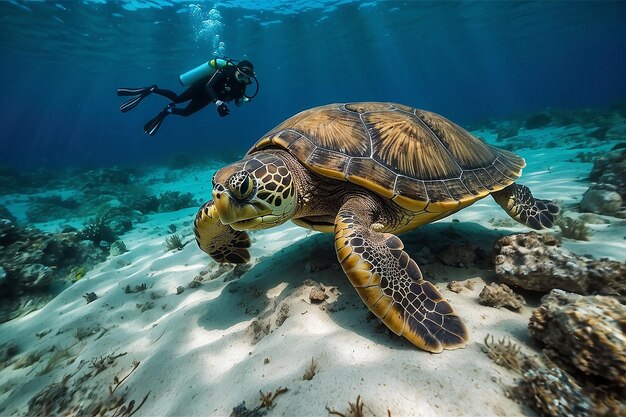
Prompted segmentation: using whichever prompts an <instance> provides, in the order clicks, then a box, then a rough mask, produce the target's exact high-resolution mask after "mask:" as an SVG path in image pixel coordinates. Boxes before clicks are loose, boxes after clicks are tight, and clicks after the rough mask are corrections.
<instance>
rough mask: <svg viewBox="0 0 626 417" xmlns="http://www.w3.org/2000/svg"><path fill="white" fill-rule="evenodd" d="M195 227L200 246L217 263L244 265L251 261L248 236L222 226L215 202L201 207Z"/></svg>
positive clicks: (194, 223) (210, 201) (208, 202)
mask: <svg viewBox="0 0 626 417" xmlns="http://www.w3.org/2000/svg"><path fill="white" fill-rule="evenodd" d="M193 225H194V233H195V234H196V241H197V242H198V246H199V247H200V249H202V250H203V251H204V252H206V253H207V254H209V256H211V258H213V259H215V260H216V261H217V262H220V263H224V262H230V263H233V264H244V263H246V262H248V261H249V260H250V252H249V251H248V248H249V247H250V238H249V237H248V234H247V233H246V232H242V231H237V230H234V229H233V228H232V227H230V226H227V225H225V224H222V222H220V218H219V215H218V213H217V210H216V209H215V205H213V200H209V201H207V202H206V203H204V204H203V205H202V207H200V210H198V214H196V219H195V220H194V222H193Z"/></svg>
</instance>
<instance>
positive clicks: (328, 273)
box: [0, 128, 626, 417]
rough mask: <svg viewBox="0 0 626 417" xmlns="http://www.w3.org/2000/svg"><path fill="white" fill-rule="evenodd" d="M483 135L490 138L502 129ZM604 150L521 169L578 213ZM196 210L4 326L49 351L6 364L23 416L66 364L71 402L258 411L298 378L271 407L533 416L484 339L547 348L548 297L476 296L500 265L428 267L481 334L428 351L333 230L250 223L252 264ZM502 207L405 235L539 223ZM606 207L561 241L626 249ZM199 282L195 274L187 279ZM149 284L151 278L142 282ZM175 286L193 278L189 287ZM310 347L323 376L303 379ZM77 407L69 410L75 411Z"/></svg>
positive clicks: (589, 248)
mask: <svg viewBox="0 0 626 417" xmlns="http://www.w3.org/2000/svg"><path fill="white" fill-rule="evenodd" d="M477 133H478V134H479V135H480V136H482V137H483V138H486V139H487V140H488V141H489V142H491V143H494V140H493V133H489V132H487V131H484V132H477ZM563 133H564V131H563V128H550V129H538V130H533V135H536V136H541V137H542V138H544V139H542V140H548V139H549V138H558V137H559V135H562V134H563ZM609 148H610V145H609V144H607V146H606V149H607V150H608V149H609ZM598 150H602V149H598V148H595V149H575V150H568V149H566V148H562V147H558V148H552V149H539V150H521V151H517V153H518V154H520V155H521V156H523V157H524V158H526V161H527V163H528V166H527V167H526V168H525V169H524V174H523V176H522V178H521V179H520V180H519V182H520V183H522V184H524V185H527V186H529V187H530V188H531V190H532V191H533V193H534V195H535V196H537V197H539V198H546V199H552V200H557V201H559V202H560V204H562V206H563V207H564V208H565V209H566V211H568V215H569V216H573V217H576V216H577V215H578V213H576V212H574V211H572V210H570V209H568V208H567V207H568V206H569V207H572V206H575V204H576V203H577V202H578V201H579V200H580V198H581V196H582V194H583V193H584V192H585V190H586V189H587V187H588V185H589V184H588V183H587V182H586V181H585V178H586V177H587V175H588V173H589V171H590V169H591V166H592V164H591V163H580V162H570V161H571V160H572V159H573V158H574V156H575V155H576V154H577V153H578V152H585V151H598ZM216 168H219V167H217V166H214V167H210V168H206V169H203V170H201V171H200V170H199V171H196V172H191V171H190V172H188V173H186V174H185V175H184V177H183V178H184V179H182V180H181V181H179V182H176V183H168V184H161V185H159V186H160V187H163V190H176V191H181V192H191V193H193V195H194V196H195V197H197V198H198V199H202V200H205V199H208V198H210V191H211V189H210V178H211V175H212V173H213V171H214V170H215V169H216ZM155 175H156V173H155ZM157 191H158V187H157ZM195 212H196V209H195V208H191V209H185V210H180V211H177V212H172V213H163V214H155V215H150V216H149V217H148V221H147V222H146V223H142V224H140V225H138V226H137V227H135V229H133V230H132V231H131V232H129V233H127V234H125V235H124V236H123V240H124V242H125V244H126V246H127V248H128V252H126V253H124V254H122V255H119V256H115V257H113V256H110V257H109V258H108V259H107V260H106V261H105V262H103V263H102V264H99V265H98V266H97V267H96V268H95V269H93V270H91V271H89V272H88V273H87V275H86V276H85V277H84V278H82V279H81V280H79V281H78V282H76V283H75V284H74V285H72V286H71V287H69V288H67V289H66V290H64V291H63V292H62V293H61V294H59V295H58V296H57V297H56V298H55V299H54V300H53V301H51V302H50V303H49V304H47V305H46V306H45V307H44V308H42V309H40V310H38V311H36V312H33V313H31V314H28V315H26V316H24V317H21V318H18V319H15V320H12V321H9V322H6V323H2V324H0V344H2V343H5V342H12V343H15V344H17V345H18V346H19V347H20V355H24V356H27V355H28V354H32V353H36V352H40V353H41V356H40V358H39V360H38V361H37V362H36V363H34V364H32V365H31V366H27V367H23V368H19V369H15V367H12V366H10V367H7V368H5V369H3V370H1V371H0V414H2V415H28V402H29V400H31V398H33V397H34V396H35V395H37V394H38V393H39V392H40V391H42V390H43V389H44V388H45V387H46V386H49V385H50V384H52V383H57V382H59V381H61V380H62V379H63V377H64V376H65V375H71V379H69V380H68V382H67V386H68V387H70V388H71V389H74V388H78V390H77V391H76V392H75V393H74V397H73V400H72V404H76V403H82V404H86V403H89V402H93V403H96V402H98V401H100V402H103V403H106V401H109V400H107V398H110V397H109V391H110V390H111V389H113V388H115V395H116V396H118V397H120V398H121V397H123V401H124V402H125V404H128V402H129V401H131V400H135V405H134V409H136V408H137V406H138V405H139V404H140V403H141V402H142V400H144V399H145V402H143V403H142V405H141V408H139V410H138V411H137V412H136V413H135V414H134V415H135V416H137V417H139V416H192V415H193V416H206V415H211V416H229V415H230V414H231V412H232V411H233V408H234V407H236V406H237V405H239V404H241V403H242V401H245V405H246V407H248V409H253V408H254V407H255V406H256V405H258V404H259V397H260V391H262V392H263V393H270V392H275V391H276V390H277V389H279V388H287V391H286V392H284V393H281V394H279V395H277V396H276V397H275V399H274V401H273V408H271V410H269V411H268V415H270V416H323V415H328V410H327V407H328V409H330V410H337V411H339V412H342V413H345V412H346V411H347V410H348V403H349V402H351V403H355V402H356V400H357V397H358V396H360V399H361V400H362V402H363V405H364V408H363V411H364V413H365V415H375V416H387V415H389V414H390V415H391V416H394V417H398V416H452V415H454V416H477V415H481V416H490V415H493V416H496V415H497V416H504V415H507V416H515V415H534V412H533V411H532V410H531V409H529V408H527V407H526V406H524V405H522V404H519V403H518V402H516V401H514V400H513V399H510V398H508V396H507V395H506V394H505V388H506V387H507V386H510V385H513V384H514V382H515V379H516V378H518V375H516V374H514V373H513V372H512V371H509V370H508V369H505V368H503V367H500V366H498V365H496V364H494V363H493V362H492V361H491V359H489V357H488V356H487V355H486V354H485V353H484V351H483V350H484V342H483V340H484V338H485V337H486V336H487V335H492V336H493V337H494V338H495V339H500V338H503V337H504V338H508V339H510V340H511V341H512V342H513V343H516V344H518V345H519V346H520V347H521V349H522V352H524V353H526V354H528V355H534V354H538V353H539V352H540V347H539V346H538V345H537V344H536V343H535V342H534V341H533V340H532V339H531V337H530V336H529V334H528V331H527V325H528V320H529V317H530V314H531V312H532V310H533V309H534V308H536V307H537V306H538V303H539V298H540V295H534V296H533V295H530V296H527V305H526V306H525V307H523V308H522V309H521V310H520V311H519V312H513V311H509V310H506V309H495V308H490V307H485V306H482V305H480V304H479V303H478V295H479V293H480V291H481V290H482V288H483V287H484V285H485V284H489V283H490V282H492V281H494V280H495V275H494V272H493V271H492V270H487V269H480V268H477V267H468V268H454V267H449V266H445V265H443V264H441V263H438V262H434V263H431V264H428V265H421V267H422V270H423V272H424V275H425V277H426V278H427V279H428V280H430V281H431V282H433V283H434V284H435V285H436V286H437V288H438V289H439V291H440V292H441V293H442V295H443V296H444V297H445V298H446V299H448V300H449V302H450V303H451V305H452V306H453V307H454V308H455V310H456V311H457V313H458V314H459V315H460V316H461V317H462V318H463V319H464V320H465V323H466V325H467V327H468V330H469V333H470V342H469V343H468V345H467V346H466V347H465V348H464V349H459V350H454V351H444V352H443V353H441V354H429V353H427V352H424V351H421V350H419V349H417V348H415V347H414V346H413V345H411V344H410V343H409V342H407V341H405V340H404V339H403V338H399V337H397V336H395V335H393V334H390V333H389V332H388V331H387V330H386V328H385V327H384V325H382V324H381V323H380V321H379V320H378V319H376V318H373V316H372V315H371V314H370V313H368V310H367V308H366V307H365V305H364V304H363V302H362V301H361V300H360V299H359V297H358V295H357V293H356V291H354V289H353V288H352V287H351V285H350V283H349V281H348V280H347V278H346V277H345V276H344V274H343V272H342V271H341V268H340V267H339V265H338V263H337V260H336V256H335V253H334V249H333V237H332V236H331V235H324V234H319V233H311V232H309V231H307V230H305V229H301V228H298V227H296V226H294V225H293V224H291V223H287V224H285V225H283V226H281V227H277V228H274V229H269V230H265V231H260V232H255V233H252V234H251V238H252V241H253V246H252V249H251V253H252V257H253V259H252V262H251V264H250V268H249V269H245V268H242V269H239V268H238V269H237V270H232V268H221V267H220V266H219V265H218V264H216V263H215V262H214V261H212V260H211V259H209V258H208V256H207V255H205V254H204V253H203V252H201V251H200V250H199V249H198V247H197V245H196V244H195V241H194V238H193V230H192V221H193V217H194V215H195ZM507 218H508V217H507V215H506V213H504V212H503V211H502V210H501V209H500V208H499V206H497V204H496V203H495V202H494V201H493V199H491V198H490V197H487V198H485V199H483V200H480V201H478V202H477V203H476V204H474V205H473V206H471V207H469V208H467V209H465V210H462V211H461V212H459V213H456V214H454V215H453V216H450V217H449V218H446V219H444V220H442V221H439V222H438V223H436V224H433V225H428V226H425V227H422V228H420V229H418V230H415V231H412V232H409V233H407V234H405V235H402V236H401V237H402V239H403V241H404V243H405V245H406V248H405V250H406V251H407V252H408V253H409V254H411V255H412V256H415V254H417V253H418V252H419V251H420V250H421V249H422V248H423V247H425V246H429V244H432V242H436V243H437V244H439V243H442V242H451V243H457V244H477V245H479V246H486V247H490V246H491V245H492V243H493V241H495V239H496V238H497V237H498V236H500V235H502V234H511V233H523V232H527V231H529V229H527V228H525V227H523V226H521V225H513V226H511V227H506V228H503V227H495V226H494V225H493V222H492V219H496V220H499V219H501V220H505V219H507ZM607 219H609V220H610V222H609V223H607V224H601V225H589V226H590V227H591V229H592V235H591V240H590V241H573V240H568V239H564V240H563V246H564V247H565V248H567V249H570V250H572V251H573V252H575V253H577V254H589V255H593V256H594V257H596V258H600V257H608V258H611V259H615V260H619V261H624V254H625V253H626V240H625V236H626V225H625V224H624V221H622V220H619V219H615V218H608V217H607ZM457 221H458V222H457ZM170 224H174V225H176V226H177V229H178V230H179V231H180V233H181V234H182V235H183V241H184V242H188V244H187V245H185V247H184V248H183V249H182V250H180V251H167V250H166V249H165V248H164V245H163V242H164V240H165V237H167V236H168V232H167V227H168V225H170ZM37 226H39V225H37ZM58 226H59V225H58V224H54V223H51V224H47V225H41V227H43V228H48V229H49V230H55V228H57V227H58ZM197 277H202V278H201V280H200V279H199V278H197ZM194 279H195V280H196V282H199V285H198V286H197V287H195V288H190V287H189V283H190V282H192V281H194ZM452 280H456V281H459V282H460V283H461V284H467V283H470V284H473V286H472V285H467V286H465V285H464V286H463V288H464V289H463V291H461V292H460V293H455V292H452V291H450V290H449V289H447V284H448V283H449V282H450V281H452ZM315 283H317V284H319V285H321V286H322V287H323V289H324V292H325V294H326V295H327V296H328V298H327V299H326V300H325V301H324V302H322V303H320V304H314V303H312V302H311V301H310V299H309V294H310V291H311V289H312V288H313V286H314V285H315ZM142 284H145V287H146V288H145V290H143V291H135V290H136V287H137V286H141V285H142ZM127 287H129V288H130V292H128V291H126V288H127ZM178 287H184V291H183V292H182V293H180V294H178V293H177V292H178V291H177V288H178ZM90 292H93V293H95V294H97V296H98V299H97V300H95V301H93V302H91V303H86V301H85V299H84V298H83V295H84V294H86V293H90ZM525 295H526V294H525ZM59 352H62V354H59ZM55 355H56V357H55ZM312 360H313V361H314V362H315V363H316V365H317V366H316V369H315V372H314V376H313V377H312V378H311V379H310V380H307V379H303V375H304V374H305V371H306V370H307V368H308V367H309V365H310V363H311V361H312ZM51 361H52V362H51ZM137 363H138V364H137ZM50 367H51V368H50ZM46 368H48V369H46ZM44 371H46V372H44ZM87 374H89V376H87V377H84V378H82V377H83V376H85V375H87ZM127 375H129V376H128V377H127V378H126V379H124V380H123V381H122V379H123V378H124V377H126V376H127ZM309 376H310V375H309ZM120 382H121V383H120ZM72 387H73V388H72ZM120 401H121V400H120ZM110 414H111V415H113V413H110ZM67 415H72V413H71V412H70V411H69V409H68V411H67ZM122 415H124V414H122ZM126 415H129V414H126Z"/></svg>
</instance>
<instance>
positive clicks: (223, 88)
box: [152, 66, 249, 117]
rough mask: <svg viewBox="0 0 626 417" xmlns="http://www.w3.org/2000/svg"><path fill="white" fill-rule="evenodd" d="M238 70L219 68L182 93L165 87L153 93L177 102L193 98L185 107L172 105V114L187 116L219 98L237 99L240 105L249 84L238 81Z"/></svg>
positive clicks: (225, 99)
mask: <svg viewBox="0 0 626 417" xmlns="http://www.w3.org/2000/svg"><path fill="white" fill-rule="evenodd" d="M236 70H237V69H236V67H235V66H228V67H225V68H222V69H219V70H217V72H216V73H215V74H213V75H212V76H210V77H206V78H203V79H201V80H198V81H196V82H195V83H193V84H192V85H190V86H189V88H187V89H186V90H185V91H183V92H182V93H180V94H176V93H175V92H173V91H172V90H166V89H164V88H157V89H155V90H154V91H153V92H152V93H153V94H159V95H161V96H164V97H167V98H169V99H170V100H172V102H173V103H175V104H180V103H184V102H186V101H189V100H191V102H190V103H189V104H188V105H187V107H185V108H184V109H179V108H177V107H172V108H171V110H170V113H171V114H177V115H179V116H185V117H186V116H189V115H190V114H193V113H195V112H197V111H198V110H202V109H203V108H205V107H206V106H207V105H208V104H209V103H213V102H215V101H217V100H221V101H225V102H230V101H231V100H235V104H237V105H238V106H239V105H241V103H242V102H243V99H244V97H245V93H246V86H247V84H246V83H242V82H239V81H237V79H236V78H235V71H236ZM248 84H249V83H248Z"/></svg>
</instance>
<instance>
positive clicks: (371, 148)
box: [248, 102, 526, 211]
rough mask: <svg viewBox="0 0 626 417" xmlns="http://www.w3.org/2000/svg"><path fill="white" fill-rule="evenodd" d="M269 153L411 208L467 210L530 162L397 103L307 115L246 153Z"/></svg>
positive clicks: (294, 119)
mask: <svg viewBox="0 0 626 417" xmlns="http://www.w3.org/2000/svg"><path fill="white" fill-rule="evenodd" d="M266 148H280V149H284V150H286V151H288V152H289V153H290V154H291V155H293V156H294V157H295V158H297V159H298V160H299V161H300V162H301V163H302V164H303V165H304V166H305V167H307V168H308V169H310V170H311V171H314V172H316V173H318V174H320V175H323V176H326V177H332V178H336V179H339V180H343V181H349V182H352V183H355V184H358V185H360V186H363V187H365V188H367V189H369V190H372V191H374V192H376V193H378V194H379V195H381V196H383V197H386V198H388V199H391V200H393V201H394V202H396V203H397V204H399V205H400V206H402V207H404V208H407V209H409V210H414V211H419V210H425V209H426V208H427V207H428V211H448V210H455V209H457V208H459V207H464V206H466V205H469V204H471V203H473V202H475V201H476V200H478V199H480V198H482V197H485V196H486V195H488V194H489V193H491V192H494V191H498V190H501V189H502V188H504V187H506V186H508V185H510V184H512V183H513V182H514V181H515V180H516V179H517V178H518V177H519V176H520V175H521V170H522V168H523V167H524V166H525V165H526V163H525V161H524V159H523V158H521V157H519V156H517V155H515V154H513V153H511V152H508V151H505V150H502V149H498V148H494V147H493V146H490V145H487V144H486V143H484V142H483V141H481V140H480V139H478V138H476V137H475V136H473V135H472V134H471V133H469V132H468V131H466V130H465V129H463V128H461V127H459V126H458V125H456V124H454V123H453V122H451V121H450V120H448V119H446V118H444V117H442V116H440V115H438V114H435V113H431V112H428V111H424V110H418V109H414V108H411V107H407V106H404V105H401V104H394V103H375V102H363V103H348V104H330V105H326V106H322V107H316V108H313V109H309V110H305V111H303V112H301V113H298V114H296V115H295V116H293V117H291V118H289V119H287V120H286V121H284V122H283V123H281V124H280V125H278V126H277V127H276V128H274V129H272V130H271V131H270V132H268V133H267V134H266V135H265V136H263V137H262V138H261V139H260V140H259V141H258V142H257V143H256V144H255V145H254V146H253V147H252V148H251V149H250V151H248V154H251V153H254V152H257V151H259V150H263V149H266Z"/></svg>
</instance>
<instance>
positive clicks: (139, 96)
mask: <svg viewBox="0 0 626 417" xmlns="http://www.w3.org/2000/svg"><path fill="white" fill-rule="evenodd" d="M157 88H158V87H157V86H156V85H152V86H150V87H142V88H123V87H122V88H118V89H117V95H118V96H134V97H133V98H131V99H130V100H128V101H125V102H124V103H122V105H121V106H120V107H119V109H120V111H121V112H122V113H126V112H127V111H130V110H132V109H134V108H135V106H137V104H139V102H140V101H141V100H143V98H144V97H146V96H149V95H150V94H152V92H153V91H154V90H156V89H157Z"/></svg>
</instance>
